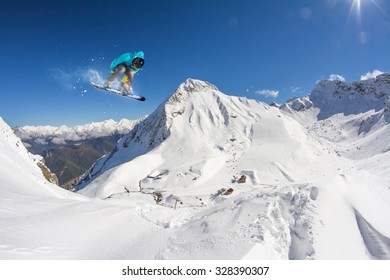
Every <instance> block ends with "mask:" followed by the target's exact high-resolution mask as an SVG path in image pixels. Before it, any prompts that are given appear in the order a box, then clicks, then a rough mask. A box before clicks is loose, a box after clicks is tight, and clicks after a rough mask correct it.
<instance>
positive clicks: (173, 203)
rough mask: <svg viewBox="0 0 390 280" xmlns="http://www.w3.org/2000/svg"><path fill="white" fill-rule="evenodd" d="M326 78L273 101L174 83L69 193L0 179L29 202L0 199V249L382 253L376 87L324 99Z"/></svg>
mask: <svg viewBox="0 0 390 280" xmlns="http://www.w3.org/2000/svg"><path fill="white" fill-rule="evenodd" d="M367 83H373V84H376V82H375V81H371V82H367ZM382 83H385V82H380V83H378V87H383V91H384V92H387V91H386V89H387V88H388V87H387V86H386V85H383V84H382ZM365 86H366V84H363V85H362V87H363V88H365ZM327 87H328V86H325V88H324V89H321V88H320V89H321V90H322V91H321V92H320V91H316V90H317V89H315V90H314V91H313V96H311V95H309V96H307V97H304V98H301V99H297V100H292V101H290V102H289V103H287V104H284V105H282V106H281V108H276V107H272V106H268V105H266V104H264V103H261V102H257V101H254V100H248V99H245V98H239V97H234V96H227V95H224V94H223V93H221V92H220V91H219V90H218V89H217V88H216V87H215V86H213V85H211V84H209V83H206V82H203V81H198V80H192V79H189V80H187V81H185V82H184V83H183V84H182V85H180V86H179V88H178V89H177V90H176V92H175V93H174V94H173V95H172V96H171V97H170V98H168V99H167V100H166V102H164V103H163V104H161V106H159V108H157V109H156V111H155V112H153V113H152V114H151V115H150V116H149V117H147V118H146V119H145V120H143V121H142V122H140V123H139V124H137V125H136V127H135V128H134V129H133V130H132V132H131V133H130V134H128V135H127V136H125V137H123V138H122V139H121V140H120V141H119V142H118V144H117V146H116V148H115V149H114V150H113V152H112V153H110V154H108V155H106V156H105V157H103V158H102V159H100V160H99V161H98V162H97V163H96V164H95V166H94V168H93V170H92V172H91V174H90V176H91V177H89V176H87V175H86V176H85V180H84V181H83V182H82V183H81V184H80V185H79V191H78V193H79V194H78V195H77V194H72V193H67V195H66V196H65V193H63V192H61V193H59V192H57V189H55V190H56V191H53V190H54V189H52V188H51V185H47V186H46V187H47V188H45V190H46V189H48V190H50V191H49V192H46V191H45V192H44V193H43V194H40V193H39V195H36V189H35V188H34V189H32V190H31V189H30V187H31V186H32V185H33V184H32V183H31V182H32V181H34V180H36V179H35V178H36V177H33V178H32V179H31V178H30V179H26V181H25V182H22V183H20V184H19V185H18V183H17V180H18V179H17V177H12V178H11V177H10V179H8V180H9V181H8V182H9V184H10V185H12V186H14V187H15V188H16V185H18V188H19V186H21V187H22V189H23V191H26V192H27V193H31V194H33V195H34V197H36V198H34V199H31V196H29V195H27V196H26V195H25V196H23V197H22V198H20V197H15V196H14V195H12V194H8V196H3V195H0V200H2V201H1V204H0V205H1V206H0V207H1V208H0V223H1V227H0V240H1V244H0V258H32V259H37V258H50V259H52V258H65V259H77V258H78V259H80V258H81V259H88V258H94V259H390V239H389V237H390V219H388V213H390V211H389V210H390V190H389V189H390V188H389V173H387V170H388V169H387V166H388V165H389V164H388V157H386V153H387V150H386V148H385V147H383V146H384V145H387V143H389V142H387V143H386V142H383V141H382V140H381V137H388V136H387V133H386V130H387V127H388V122H387V119H386V118H387V117H386V116H387V115H386V114H387V111H386V110H387V109H386V106H387V105H386V104H382V107H380V106H379V105H378V104H376V103H375V101H376V99H374V98H379V99H380V98H382V99H383V100H384V101H386V100H385V97H384V96H382V97H375V96H371V95H370V96H366V95H367V94H361V96H360V97H362V98H371V99H372V100H373V102H372V103H370V106H368V105H367V106H368V107H364V108H361V109H358V110H357V111H353V110H349V109H348V111H343V110H347V109H346V108H347V107H345V106H352V105H353V102H355V101H357V103H358V104H359V105H357V107H361V106H363V104H365V102H361V101H360V97H356V98H350V97H348V98H347V97H345V101H343V102H345V103H347V100H348V102H351V103H348V104H341V105H340V104H334V102H336V100H340V99H334V100H332V99H331V98H332V97H331V95H332V94H333V93H332V92H330V90H333V89H334V88H336V89H338V87H337V86H334V85H333V84H329V89H328V88H327ZM333 87H334V88H333ZM316 94H317V95H318V97H321V96H322V94H324V96H323V97H324V99H323V100H322V101H321V102H320V101H318V102H317V101H314V99H315V95H316ZM355 96H357V95H355ZM312 97H314V99H312ZM319 99H321V98H319ZM341 99H342V100H344V99H343V98H341ZM294 102H295V103H296V104H295V105H293V104H292V103H294ZM301 102H303V103H304V106H298V103H301ZM333 104H334V107H332V106H333ZM372 106H377V107H374V108H373V107H372ZM352 107H353V106H352ZM332 108H335V109H332ZM348 108H350V107H348ZM332 110H334V111H332ZM321 111H323V113H322V115H321V114H320V113H321ZM324 111H326V112H325V113H324ZM376 115H378V116H379V115H380V116H381V117H379V119H380V120H381V121H377V122H375V124H373V125H371V124H370V126H364V129H363V132H360V133H359V129H360V128H359V125H358V124H360V122H359V120H360V119H361V120H363V119H367V118H368V117H369V116H371V117H372V118H373V119H374V120H377V119H376V118H374V116H376ZM2 138H4V136H2V137H0V141H4V140H3V139H2ZM385 139H388V138H385ZM359 141H360V142H359ZM0 143H2V142H0ZM357 143H359V144H361V145H360V146H359V147H360V153H357V152H356V150H358V149H356V150H351V147H353V145H355V144H357ZM2 149H3V148H2ZM2 149H1V150H0V151H2ZM374 151H375V155H374V157H372V153H373V152H374ZM14 153H15V151H14V150H12V149H10V152H9V154H6V153H2V152H1V153H0V155H1V156H2V157H3V158H4V160H11V161H12V158H13V154H14ZM362 154H364V156H362ZM2 160H3V159H2ZM15 166H17V164H16V165H15ZM22 167H23V168H22V169H21V172H22V171H23V172H22V173H23V174H22V175H23V178H27V177H28V176H25V174H26V173H25V172H26V170H27V171H28V170H29V169H28V168H27V167H24V166H23V165H22ZM15 169H16V167H15ZM11 170H12V169H11ZM27 173H28V172H27ZM0 175H1V177H0V181H1V182H3V176H5V175H6V174H5V172H3V173H2V174H0ZM37 176H38V175H37ZM243 176H244V177H243ZM244 178H245V180H244ZM240 179H241V180H240ZM41 185H42V184H38V186H41ZM7 189H8V187H3V186H2V187H1V188H0V192H4V190H7ZM228 189H232V190H233V191H232V192H231V191H230V194H227V193H225V191H226V190H228ZM40 191H42V189H40ZM81 195H82V196H81ZM4 197H5V198H4ZM8 200H10V201H11V200H12V203H8V204H4V203H5V202H7V201H8ZM3 205H8V208H5V207H3ZM27 209H28V210H29V212H27ZM22 210H24V212H23V211H22ZM26 212H27V213H26ZM14 216H17V217H18V219H14ZM4 228H7V231H5V230H3V229H4ZM21 228H23V229H21ZM26 236H31V239H29V240H26ZM42 237H43V238H42ZM29 238H30V237H29Z"/></svg>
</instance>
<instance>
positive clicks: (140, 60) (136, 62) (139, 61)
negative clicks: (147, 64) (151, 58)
mask: <svg viewBox="0 0 390 280" xmlns="http://www.w3.org/2000/svg"><path fill="white" fill-rule="evenodd" d="M132 64H133V66H134V67H135V68H141V67H142V66H144V59H143V58H141V57H136V58H134V59H133V62H132Z"/></svg>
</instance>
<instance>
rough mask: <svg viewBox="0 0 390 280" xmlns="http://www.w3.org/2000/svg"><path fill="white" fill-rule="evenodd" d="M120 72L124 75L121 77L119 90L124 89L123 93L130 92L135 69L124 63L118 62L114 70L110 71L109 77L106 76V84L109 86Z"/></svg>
mask: <svg viewBox="0 0 390 280" xmlns="http://www.w3.org/2000/svg"><path fill="white" fill-rule="evenodd" d="M122 74H125V75H124V76H123V78H122V81H121V84H120V86H119V90H121V91H124V92H125V93H130V91H131V88H132V85H133V77H134V74H135V71H134V70H133V69H131V68H130V67H127V66H126V65H124V64H119V65H118V66H117V67H116V68H115V71H114V72H112V73H111V75H110V77H108V79H107V84H108V85H110V86H111V85H112V84H113V83H114V82H115V81H116V80H117V79H118V78H119V76H121V75H122Z"/></svg>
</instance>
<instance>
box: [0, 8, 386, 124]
mask: <svg viewBox="0 0 390 280" xmlns="http://www.w3.org/2000/svg"><path fill="white" fill-rule="evenodd" d="M386 11H390V1H387V0H360V1H359V0H300V1H298V0H297V1H294V0H274V1H266V0H239V1H236V0H214V1H212V0H196V1H194V0H165V1H161V0H149V1H143V0H138V1H132V0H111V1H109V0H105V1H100V0H94V1H89V0H82V1H80V0H77V1H73V0H67V1H62V0H59V1H46V0H39V1H35V0H30V1H26V0H19V1H10V0H6V1H2V2H1V3H0V41H1V45H0V47H1V52H0V61H1V64H0V65H1V68H0V69H1V70H0V76H1V89H0V104H1V105H0V116H1V117H2V118H3V119H4V120H5V121H6V122H8V123H9V124H10V125H12V126H15V125H19V126H21V125H55V126H58V125H63V124H65V125H68V126H74V125H77V124H85V123H89V122H96V121H102V120H106V119H110V118H112V119H115V120H120V119H121V118H128V119H137V118H139V117H142V116H144V115H147V114H150V113H151V112H153V111H154V110H155V109H156V108H157V106H158V105H159V104H161V102H163V101H164V100H165V99H166V98H167V97H169V96H170V95H171V94H172V93H173V92H174V91H175V90H176V88H177V87H178V86H179V85H180V83H182V82H183V81H184V80H185V79H187V78H196V79H201V80H206V81H208V82H210V83H212V84H215V85H216V86H217V87H218V88H219V89H220V90H221V91H222V92H224V93H226V94H230V95H237V96H245V97H247V98H251V99H257V100H261V101H264V102H267V103H269V102H272V101H276V102H280V103H281V102H284V101H286V100H287V99H289V98H291V97H293V96H303V95H306V94H307V93H309V92H310V90H311V89H313V87H314V85H315V83H316V82H317V81H318V80H321V79H327V78H328V77H329V76H330V75H332V74H337V75H341V76H342V77H344V78H345V79H346V81H347V82H352V81H357V80H360V77H361V75H363V74H365V73H368V72H372V71H373V70H375V69H378V70H380V71H383V72H388V71H390V51H389V49H390V17H389V14H388V13H387V12H386ZM139 50H142V51H144V53H145V66H144V68H143V69H142V70H141V71H140V72H139V73H138V74H137V75H136V76H135V79H134V84H133V85H134V90H135V91H136V92H137V93H138V94H140V95H143V96H145V97H146V98H147V101H146V102H143V103H141V102H137V101H133V100H127V99H125V98H122V97H118V96H115V95H112V94H107V93H104V92H102V91H98V90H95V89H93V88H92V87H91V86H90V85H89V84H88V83H87V80H88V75H89V74H93V73H99V74H100V75H102V76H103V77H107V75H108V74H109V65H110V63H111V61H112V60H113V59H114V58H116V57H117V56H119V55H120V54H122V53H125V52H135V51H139ZM259 93H263V94H267V93H268V94H269V95H271V96H266V95H262V94H259Z"/></svg>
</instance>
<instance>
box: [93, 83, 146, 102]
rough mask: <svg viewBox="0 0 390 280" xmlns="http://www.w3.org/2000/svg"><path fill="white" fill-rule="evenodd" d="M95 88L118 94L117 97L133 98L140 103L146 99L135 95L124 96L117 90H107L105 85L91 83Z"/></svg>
mask: <svg viewBox="0 0 390 280" xmlns="http://www.w3.org/2000/svg"><path fill="white" fill-rule="evenodd" d="M89 83H90V84H91V85H92V86H93V87H95V88H97V89H102V90H105V91H108V92H111V93H113V94H116V95H119V96H123V97H127V98H131V99H135V100H138V101H145V100H146V98H145V97H143V96H140V95H135V94H131V93H129V94H123V93H122V92H121V91H119V90H117V89H113V88H107V87H104V86H103V85H99V84H97V83H94V82H91V81H90V82H89Z"/></svg>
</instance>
